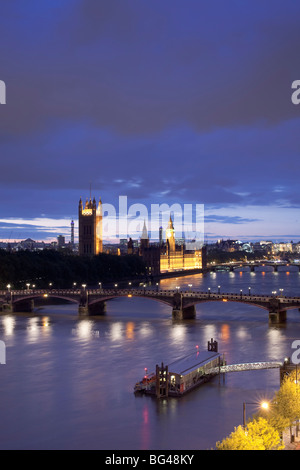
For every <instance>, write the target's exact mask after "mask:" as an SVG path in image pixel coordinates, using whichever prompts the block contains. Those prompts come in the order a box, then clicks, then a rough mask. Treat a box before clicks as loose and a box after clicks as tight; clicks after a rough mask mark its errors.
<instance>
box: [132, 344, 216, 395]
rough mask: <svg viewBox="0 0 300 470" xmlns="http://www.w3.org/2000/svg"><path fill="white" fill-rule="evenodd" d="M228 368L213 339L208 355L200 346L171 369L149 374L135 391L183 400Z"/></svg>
mask: <svg viewBox="0 0 300 470" xmlns="http://www.w3.org/2000/svg"><path fill="white" fill-rule="evenodd" d="M224 365H225V360H224V357H223V356H222V355H221V354H220V353H219V352H218V343H217V341H214V340H213V339H211V341H209V342H208V348H207V351H199V347H198V346H197V347H196V350H195V351H193V352H192V353H190V354H188V355H187V356H185V357H182V358H180V359H177V360H176V361H174V362H172V363H171V364H169V365H164V364H163V363H162V364H161V366H159V365H156V370H155V373H152V374H149V375H148V374H147V373H146V374H145V376H144V378H143V379H142V380H141V381H140V382H138V383H137V384H136V385H135V388H134V391H135V393H144V394H146V395H155V396H156V397H157V398H164V397H169V396H172V397H181V396H183V395H185V394H186V393H188V392H190V391H191V390H193V389H195V388H196V387H198V386H200V385H201V384H203V383H205V382H207V381H208V380H210V379H211V378H212V377H214V376H216V375H218V374H219V370H220V368H221V367H222V366H224Z"/></svg>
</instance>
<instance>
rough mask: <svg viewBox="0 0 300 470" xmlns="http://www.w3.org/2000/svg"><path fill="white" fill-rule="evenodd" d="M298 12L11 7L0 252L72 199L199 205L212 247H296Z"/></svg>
mask: <svg viewBox="0 0 300 470" xmlns="http://www.w3.org/2000/svg"><path fill="white" fill-rule="evenodd" d="M299 15H300V3H299V2H296V1H294V0H285V1H283V0H281V1H277V0H249V1H248V0H243V1H242V2H241V1H238V0H227V1H224V0H209V1H206V0H187V1H185V2H183V1H182V0H151V1H146V0H51V1H50V0H43V1H41V0H14V1H10V0H2V1H1V16H0V54H1V56H0V58H1V60H0V80H3V81H4V82H5V84H6V93H7V94H6V104H5V105H0V159H1V167H0V197H1V201H2V203H1V206H0V239H11V240H14V239H22V238H26V237H29V236H30V237H31V238H34V239H35V240H41V239H50V238H53V237H56V236H57V235H58V234H60V233H63V234H66V235H67V237H68V236H69V233H70V229H69V226H70V222H71V220H72V219H73V218H74V220H75V223H77V208H78V201H79V198H80V197H82V198H83V199H84V200H85V198H86V197H87V196H89V193H90V185H91V186H92V196H95V197H96V199H98V198H99V197H100V196H101V198H102V200H103V202H106V203H109V204H114V205H115V206H116V207H117V204H118V198H119V196H120V195H126V196H127V198H128V204H129V205H131V204H135V203H141V204H145V205H146V206H147V207H150V205H151V204H162V203H166V204H169V205H171V204H173V203H178V204H182V205H183V204H193V205H194V204H204V205H205V233H206V239H207V240H213V239H216V238H239V239H250V240H257V239H273V240H274V241H275V240H277V241H281V240H291V239H292V240H294V241H296V240H300V230H299V222H300V193H299V157H300V132H299V131H300V105H299V106H296V105H294V104H293V103H292V101H291V95H292V89H291V85H292V82H293V81H294V80H298V79H299V80H300V54H299V45H300V28H299Z"/></svg>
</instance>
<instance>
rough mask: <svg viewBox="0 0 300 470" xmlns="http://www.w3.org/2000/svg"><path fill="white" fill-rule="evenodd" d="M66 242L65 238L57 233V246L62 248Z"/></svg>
mask: <svg viewBox="0 0 300 470" xmlns="http://www.w3.org/2000/svg"><path fill="white" fill-rule="evenodd" d="M65 244H66V239H65V237H63V236H62V235H58V237H57V246H58V248H63V247H64V246H65Z"/></svg>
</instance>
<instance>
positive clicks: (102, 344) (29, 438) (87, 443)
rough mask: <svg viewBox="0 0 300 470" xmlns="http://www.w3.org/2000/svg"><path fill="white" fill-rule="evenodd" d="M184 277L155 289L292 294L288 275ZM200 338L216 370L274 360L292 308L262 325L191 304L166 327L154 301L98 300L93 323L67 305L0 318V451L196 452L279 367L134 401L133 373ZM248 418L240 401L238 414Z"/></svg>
mask: <svg viewBox="0 0 300 470" xmlns="http://www.w3.org/2000/svg"><path fill="white" fill-rule="evenodd" d="M293 269H295V268H290V271H287V270H286V269H284V270H283V271H279V272H278V273H274V272H273V271H272V269H270V271H268V272H262V271H261V270H260V269H259V270H257V271H256V272H255V273H250V272H248V271H247V270H243V271H241V272H239V271H236V272H234V273H229V272H219V273H214V274H212V273H211V274H205V275H201V274H198V275H194V276H186V277H181V278H178V279H175V278H174V279H168V280H163V281H161V283H160V287H161V288H164V289H175V288H176V287H177V286H180V287H181V288H182V289H189V287H188V285H189V284H192V285H193V287H192V290H200V291H206V290H207V289H208V288H211V291H212V292H217V291H218V286H220V289H221V292H222V291H223V292H238V293H240V290H241V289H242V290H243V292H244V293H247V292H248V289H249V287H251V293H252V294H256V293H261V294H271V293H272V291H277V292H279V289H283V295H288V296H289V295H291V296H293V295H299V287H300V274H299V272H298V269H296V270H293ZM211 338H214V339H216V340H217V341H218V342H219V351H220V352H221V353H224V354H225V357H226V360H227V362H228V363H242V362H256V361H259V362H260V361H283V359H284V358H285V357H288V356H291V354H292V352H293V351H292V349H291V348H292V342H293V341H294V340H295V339H300V312H299V311H298V310H290V311H288V312H287V321H286V323H284V324H282V325H270V324H269V319H268V312H267V311H265V310H263V309H260V308H258V307H253V306H247V305H243V304H239V303H231V302H227V303H223V302H212V303H203V304H199V305H197V315H196V318H195V319H193V320H186V321H174V320H173V319H172V312H171V308H170V307H168V306H167V305H164V304H161V303H159V302H157V301H154V300H146V299H138V298H126V299H118V300H113V301H110V302H108V303H107V313H106V315H105V316H103V317H90V318H80V317H78V313H77V306H76V305H75V304H74V305H73V304H67V305H53V306H45V307H40V308H36V310H35V311H34V312H33V313H32V314H25V313H24V314H22V313H18V314H2V315H1V317H0V339H1V340H2V341H4V342H5V345H6V364H5V365H1V366H0V375H1V385H0V407H1V424H2V425H1V431H0V433H1V436H0V448H1V449H99V450H197V449H199V450H206V449H212V448H214V447H215V444H216V442H217V441H219V440H222V439H223V438H224V437H226V436H227V435H229V434H230V433H231V432H232V431H233V430H234V427H235V426H237V425H240V424H242V421H243V402H249V403H250V402H251V403H256V402H259V401H261V400H262V399H271V398H272V397H273V394H274V392H275V391H276V390H277V389H278V388H279V370H278V369H273V370H260V371H251V372H236V373H231V374H226V376H225V380H224V381H223V378H222V377H221V378H220V377H215V378H214V379H213V380H212V381H211V382H209V383H207V384H205V385H203V386H201V387H200V388H198V389H196V390H195V391H193V392H191V393H189V394H187V395H186V396H184V397H182V398H179V399H178V398H177V399H176V398H169V399H167V400H164V399H162V400H157V399H155V398H152V397H148V396H135V395H134V393H133V388H134V385H135V383H136V382H137V381H138V380H140V379H141V378H142V376H143V374H144V369H145V368H147V369H148V371H149V372H151V371H153V370H154V369H155V365H156V364H160V363H161V362H162V361H163V362H164V363H165V364H168V363H169V362H171V361H173V360H175V359H177V358H179V357H181V356H184V355H186V354H188V353H189V352H191V351H193V350H195V348H196V346H197V345H198V346H199V347H200V348H201V349H202V348H203V349H206V347H207V341H208V340H210V339H211ZM255 411H256V409H255V405H249V406H247V417H250V416H251V414H253V413H254V412H255Z"/></svg>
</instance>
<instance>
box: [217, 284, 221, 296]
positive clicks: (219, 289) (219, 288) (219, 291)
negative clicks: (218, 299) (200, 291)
mask: <svg viewBox="0 0 300 470" xmlns="http://www.w3.org/2000/svg"><path fill="white" fill-rule="evenodd" d="M220 293H221V286H218V294H220Z"/></svg>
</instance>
